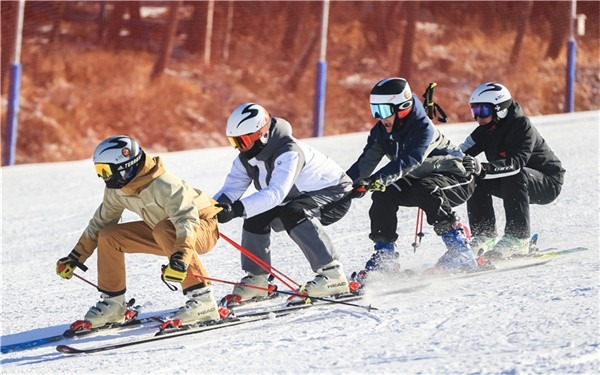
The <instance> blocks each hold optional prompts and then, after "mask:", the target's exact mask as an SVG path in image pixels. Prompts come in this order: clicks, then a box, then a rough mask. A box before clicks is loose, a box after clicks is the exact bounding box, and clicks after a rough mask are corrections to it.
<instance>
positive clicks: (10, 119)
mask: <svg viewBox="0 0 600 375" xmlns="http://www.w3.org/2000/svg"><path fill="white" fill-rule="evenodd" d="M24 14H25V0H19V5H18V10H17V22H16V24H15V49H14V51H15V53H14V57H13V62H12V63H11V64H10V77H9V79H10V86H9V92H8V103H7V104H8V108H7V110H6V125H7V126H6V129H7V134H6V144H5V146H4V150H5V151H4V152H5V157H4V158H3V160H4V164H3V165H14V163H15V153H16V148H17V125H18V118H19V92H20V91H21V40H22V34H23V16H24Z"/></svg>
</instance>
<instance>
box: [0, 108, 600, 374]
mask: <svg viewBox="0 0 600 375" xmlns="http://www.w3.org/2000/svg"><path fill="white" fill-rule="evenodd" d="M533 121H534V124H535V125H536V126H537V127H538V130H539V131H540V132H541V134H542V135H543V136H544V137H545V139H546V141H548V142H549V144H550V146H551V147H552V149H553V150H554V152H555V153H556V154H557V155H558V156H559V158H560V159H561V160H562V162H563V165H564V167H565V168H566V170H567V174H566V176H565V178H566V182H565V185H564V186H563V191H562V193H561V195H560V196H559V198H558V200H557V201H555V202H553V203H551V204H550V205H547V206H532V208H531V222H532V231H534V232H536V233H539V235H540V240H539V246H540V247H541V248H542V249H543V248H548V247H556V248H559V249H566V248H572V247H576V246H582V247H587V248H588V249H589V250H587V251H583V252H579V253H575V254H570V255H566V256H562V257H557V258H555V259H554V260H553V261H552V262H550V263H548V264H546V265H543V266H539V267H534V268H528V269H521V270H515V271H510V272H505V273H497V274H489V275H481V276H478V277H474V278H466V279H455V280H449V281H445V282H436V283H433V284H432V285H431V286H429V287H428V288H425V289H422V290H419V291H416V292H413V293H407V294H389V295H383V293H384V291H385V289H389V288H392V287H393V286H396V287H401V281H399V280H394V279H390V280H387V281H385V283H387V284H388V285H386V284H385V283H384V284H382V285H381V290H372V291H370V292H369V293H368V294H367V295H366V297H365V298H364V299H363V300H360V301H354V302H355V303H357V304H361V305H365V306H367V305H369V304H372V305H373V306H375V307H377V308H378V309H379V310H376V311H375V310H374V311H367V310H366V309H360V308H355V307H350V306H343V305H335V306H334V305H329V306H325V305H321V306H320V307H313V308H309V309H306V310H303V311H301V312H297V313H294V314H292V315H289V316H287V317H283V318H277V319H268V320H265V321H259V322H255V323H249V324H245V325H242V326H239V327H231V328H225V329H220V330H215V331H210V332H205V333H202V334H198V335H191V336H184V337H181V338H173V339H169V340H163V341H159V342H156V343H150V344H144V345H139V346H133V347H129V348H124V349H119V350H116V351H109V352H103V353H96V354H87V355H77V356H69V355H64V354H61V353H58V352H56V351H55V346H56V345H55V344H49V345H45V346H41V347H39V348H34V349H30V350H26V351H21V352H15V353H8V354H2V355H1V356H0V360H1V365H2V367H1V371H2V373H6V374H51V373H62V374H88V373H90V374H91V373H97V372H100V373H103V374H108V373H111V374H118V373H135V374H138V373H139V374H141V373H144V374H164V373H167V372H168V373H172V374H188V373H208V374H240V373H241V374H246V373H247V374H255V373H256V374H273V373H275V374H288V373H289V374H306V373H331V374H350V373H357V374H358V373H361V374H362V373H390V374H391V373H394V374H399V373H402V374H416V373H422V374H446V373H449V374H462V373H483V374H488V373H494V374H498V373H501V374H522V373H526V374H529V373H537V374H567V373H568V374H575V373H577V374H596V373H600V349H599V345H600V324H599V316H600V311H599V305H600V299H599V296H598V290H599V284H600V277H599V276H600V270H599V264H600V262H599V259H598V249H599V231H600V223H599V214H598V212H600V211H599V208H600V207H599V203H600V201H599V196H600V195H599V190H600V189H599V167H598V166H599V160H598V148H599V144H600V142H599V140H600V138H599V124H600V112H598V111H594V112H582V113H576V114H570V115H552V116H544V117H535V118H533ZM474 126H475V124H474V123H469V124H459V125H454V126H441V129H442V131H443V132H444V133H445V134H447V135H448V136H450V137H451V138H452V139H453V140H454V141H455V142H457V143H459V142H460V141H462V140H463V139H464V138H465V137H466V135H467V134H468V133H470V131H471V130H472V129H473V127H474ZM131 135H132V136H134V137H135V136H136V135H135V134H131ZM306 141H307V142H309V143H310V144H312V145H314V146H315V147H317V148H318V149H319V150H322V151H324V152H325V153H327V154H328V155H330V156H331V157H332V158H334V159H335V160H336V161H337V162H338V163H339V164H340V165H341V166H342V167H344V168H347V167H348V166H349V165H350V164H351V163H352V162H353V161H354V159H355V158H356V157H357V156H358V155H359V153H360V151H361V150H362V148H363V146H364V142H365V141H366V133H355V134H346V135H340V136H335V137H324V138H320V139H309V140H306ZM150 153H152V152H151V150H150ZM235 155H236V151H235V150H233V149H231V148H229V147H227V148H216V149H210V150H207V149H205V150H194V151H183V152H174V153H166V154H162V156H163V157H164V161H165V164H166V167H167V169H169V170H170V171H172V172H174V173H176V174H178V175H180V176H182V177H183V178H184V179H186V180H187V181H188V182H190V183H191V184H192V185H193V186H195V187H197V188H200V189H202V190H204V191H206V192H207V193H209V194H212V193H214V192H216V191H217V189H218V188H219V187H220V184H221V183H222V182H223V180H224V178H225V175H226V173H227V171H228V170H229V167H230V164H231V161H232V160H233V158H234V157H235ZM1 173H2V224H3V225H2V252H1V253H0V254H1V257H2V258H1V263H2V310H1V311H2V337H1V339H2V345H6V344H10V343H15V342H19V341H23V340H27V339H32V338H40V337H45V336H48V335H52V334H59V333H61V332H62V331H63V330H65V329H66V328H67V327H68V324H69V323H70V322H72V321H74V320H77V319H80V318H82V316H83V314H85V312H86V311H87V309H88V308H89V307H90V306H92V305H93V304H95V302H96V301H97V300H98V297H99V293H98V292H97V291H96V290H94V288H92V287H90V286H89V285H87V284H85V283H83V282H82V281H80V280H78V279H75V278H73V279H72V280H70V281H66V280H62V279H60V278H59V277H57V276H56V275H55V272H54V267H55V262H56V260H57V259H58V258H60V257H63V256H65V255H67V254H68V252H69V251H70V250H71V249H72V247H73V245H74V244H75V243H76V241H77V239H78V238H79V235H80V234H81V231H82V230H83V228H84V227H85V225H86V223H87V221H88V220H89V219H90V218H91V215H92V214H93V212H94V210H95V209H96V207H97V205H98V204H99V203H100V201H101V197H102V188H103V186H102V183H101V182H99V181H98V179H97V177H96V176H95V174H94V170H93V168H92V166H91V161H90V160H83V161H76V162H64V163H47V164H29V165H19V166H15V167H7V168H2V170H1ZM369 205H370V199H369V197H366V198H363V199H361V200H355V201H354V202H353V205H352V208H351V210H350V212H349V213H348V214H347V215H346V216H345V217H344V218H343V219H342V220H340V221H339V222H338V223H336V224H334V225H332V226H329V227H327V228H326V230H327V231H328V233H329V234H330V235H331V237H332V240H333V242H334V244H335V245H336V247H337V250H338V252H339V253H340V255H341V260H342V262H343V264H344V266H345V269H346V273H347V274H350V273H351V272H352V271H353V270H358V269H360V268H361V267H362V266H363V265H364V262H365V261H366V260H367V259H368V257H369V256H370V253H371V246H372V245H371V243H370V241H369V240H368V237H367V235H368V233H369V219H368V209H369ZM495 206H496V210H497V218H498V228H499V230H500V232H502V228H503V226H504V215H503V210H502V207H501V201H499V200H495ZM457 211H458V213H459V214H460V216H461V217H463V220H464V221H465V222H466V221H467V219H466V216H467V215H466V208H465V205H463V206H461V207H458V208H457ZM398 215H399V216H398V217H399V233H400V238H399V240H398V244H399V245H400V247H401V262H402V266H403V267H406V268H415V269H421V268H423V267H424V265H427V264H429V265H431V264H433V263H435V261H436V260H437V258H438V257H439V256H441V255H442V253H443V252H444V250H443V248H444V247H443V244H442V242H441V240H440V239H439V238H438V237H437V236H435V234H434V233H433V230H432V228H431V227H430V226H429V225H427V224H425V227H424V232H425V237H424V238H423V242H422V244H421V246H420V247H419V248H418V250H417V252H416V253H414V252H413V249H412V247H411V246H410V244H411V243H412V242H413V236H414V226H415V219H416V209H414V208H400V211H399V214H398ZM124 219H125V220H127V221H129V220H137V217H136V216H135V215H133V214H128V215H126V216H125V217H124ZM241 224H242V221H241V220H239V219H236V220H234V221H232V222H230V223H227V224H225V225H222V226H221V231H222V232H223V233H224V234H226V235H228V236H229V237H231V238H232V239H234V240H236V241H239V240H240V236H241ZM271 248H272V255H273V265H274V266H275V267H276V268H278V269H280V270H281V271H283V272H285V273H286V274H288V275H289V276H291V277H292V278H293V279H294V280H296V281H298V282H305V281H308V280H310V279H311V278H312V277H313V274H312V271H311V270H310V267H309V265H308V263H307V261H306V259H304V257H303V256H302V254H301V251H300V250H299V249H298V248H297V247H296V246H295V245H294V244H293V242H292V241H291V240H290V239H289V238H288V237H287V235H285V233H275V234H273V237H272V247H271ZM239 257H240V256H239V253H238V252H237V250H235V249H234V248H233V247H232V246H230V245H229V244H227V243H226V242H225V241H219V242H218V245H217V247H216V248H215V249H214V250H213V251H211V252H210V253H208V254H207V255H204V256H203V257H202V259H203V261H204V263H205V265H206V268H207V269H208V271H209V273H210V275H211V276H212V277H216V278H220V279H225V280H231V281H237V280H239V279H240V278H241V277H242V276H243V274H242V271H241V270H240V265H239ZM165 262H166V259H163V258H159V257H155V256H150V255H128V256H127V273H128V286H127V298H132V297H133V298H136V300H137V303H138V304H140V305H141V306H142V311H143V312H144V313H149V312H156V311H168V310H171V309H173V308H176V307H178V306H180V305H182V304H183V303H184V302H185V298H184V297H183V296H182V295H181V294H180V292H176V293H174V292H170V291H169V290H168V289H167V288H166V287H165V286H164V284H163V283H162V281H161V280H160V266H161V264H163V263H165ZM86 265H87V266H88V267H89V271H88V272H87V273H83V272H82V271H79V272H78V273H79V274H80V275H81V276H84V277H86V278H88V279H89V280H91V281H93V282H95V280H96V279H97V278H96V257H95V256H92V257H91V258H90V259H89V260H88V261H87V262H86ZM392 284H393V285H392ZM230 290H231V287H230V286H228V285H223V284H215V285H214V291H215V295H216V296H217V298H220V297H222V296H224V295H225V294H227V293H229V292H230ZM378 292H379V295H378ZM144 332H145V334H151V332H152V331H151V330H147V329H146V330H144V329H132V330H130V331H121V332H116V333H110V334H108V335H105V336H101V335H98V336H89V337H81V338H78V339H74V340H68V341H65V342H62V343H68V344H73V345H74V346H76V347H87V346H95V345H99V344H101V343H104V342H107V341H111V342H121V341H127V340H129V339H130V338H131V337H135V335H136V334H142V333H144Z"/></svg>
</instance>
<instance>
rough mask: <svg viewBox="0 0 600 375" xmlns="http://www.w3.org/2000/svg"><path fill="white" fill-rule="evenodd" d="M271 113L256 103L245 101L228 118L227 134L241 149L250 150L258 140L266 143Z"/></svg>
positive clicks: (234, 144) (233, 143) (235, 145)
mask: <svg viewBox="0 0 600 375" xmlns="http://www.w3.org/2000/svg"><path fill="white" fill-rule="evenodd" d="M270 126H271V115H270V114H269V112H267V110H266V109H265V108H264V107H263V106H261V105H258V104H256V103H244V104H242V105H240V106H239V107H237V108H236V109H235V110H234V111H233V112H232V113H231V115H230V116H229V118H228V119H227V126H226V128H225V134H226V135H227V137H228V138H229V142H231V145H232V146H233V147H235V148H237V149H239V150H240V151H248V150H250V149H251V148H252V146H253V145H254V143H255V142H256V141H258V140H260V142H261V143H262V144H266V143H267V140H268V138H269V128H270Z"/></svg>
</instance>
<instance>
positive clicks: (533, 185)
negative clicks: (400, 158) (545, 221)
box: [460, 82, 565, 259]
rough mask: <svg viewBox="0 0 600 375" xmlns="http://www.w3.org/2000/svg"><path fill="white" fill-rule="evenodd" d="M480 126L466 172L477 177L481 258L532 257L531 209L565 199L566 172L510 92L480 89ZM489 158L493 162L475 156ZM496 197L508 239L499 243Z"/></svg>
mask: <svg viewBox="0 0 600 375" xmlns="http://www.w3.org/2000/svg"><path fill="white" fill-rule="evenodd" d="M469 105H470V106H471V114H472V115H473V118H474V119H475V120H476V121H477V123H478V124H479V126H478V127H477V128H476V129H475V130H474V131H473V132H472V133H471V134H470V135H469V136H468V137H467V139H466V140H465V142H464V143H463V144H461V146H460V147H461V149H462V150H463V151H464V152H465V154H467V155H466V156H465V158H464V161H463V162H464V165H465V168H466V169H467V170H468V171H469V172H472V173H473V175H475V176H477V177H478V178H477V186H476V188H475V192H474V193H473V196H472V197H471V198H470V199H469V201H468V202H467V210H468V216H469V225H470V227H471V231H472V233H473V241H472V243H471V245H472V248H473V251H475V252H476V254H479V255H484V256H485V257H486V258H491V259H493V258H507V257H510V256H513V255H523V254H526V253H527V252H529V236H530V235H531V233H530V221H529V205H530V204H548V203H550V202H552V201H554V200H555V199H556V197H558V195H559V194H560V190H561V187H562V184H563V178H564V174H565V170H564V169H563V167H562V165H561V162H560V160H559V159H558V157H557V156H556V155H555V154H554V152H552V150H551V149H550V146H548V143H546V141H545V140H544V138H543V137H542V136H541V135H540V133H539V132H538V131H537V129H536V128H535V127H534V126H533V125H532V123H531V121H530V120H529V118H527V117H526V116H525V115H524V114H523V109H522V108H521V106H520V105H519V104H518V103H516V102H515V101H514V100H513V99H512V96H511V94H510V92H509V91H508V89H507V88H506V87H505V86H503V85H501V84H499V83H496V82H488V83H484V84H482V85H480V86H478V87H477V88H476V89H475V90H474V91H473V93H472V94H471V97H470V99H469ZM482 152H483V153H485V156H486V158H487V162H480V161H479V160H477V159H476V158H475V156H477V155H479V154H480V153H482ZM492 196H496V197H499V198H501V199H502V200H503V204H504V212H505V214H506V226H505V230H504V236H503V237H502V238H501V239H500V240H498V238H497V232H496V218H495V214H494V207H493V204H492Z"/></svg>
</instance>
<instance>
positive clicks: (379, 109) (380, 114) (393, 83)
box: [370, 77, 413, 119]
mask: <svg viewBox="0 0 600 375" xmlns="http://www.w3.org/2000/svg"><path fill="white" fill-rule="evenodd" d="M370 102H371V113H372V115H373V117H374V118H387V117H389V116H391V115H392V114H394V113H396V114H397V115H398V118H400V119H402V118H404V117H406V115H408V113H409V112H410V110H411V108H412V106H413V100H412V92H411V90H410V85H409V84H408V82H407V81H406V80H405V79H404V78H399V77H392V78H386V79H384V80H381V81H379V82H377V84H376V85H375V86H374V87H373V89H372V90H371V96H370Z"/></svg>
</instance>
